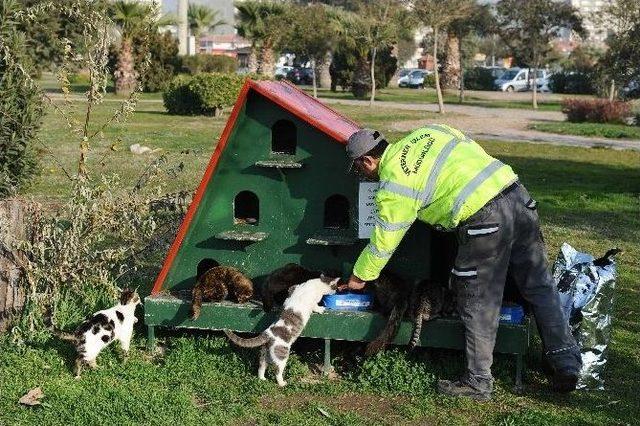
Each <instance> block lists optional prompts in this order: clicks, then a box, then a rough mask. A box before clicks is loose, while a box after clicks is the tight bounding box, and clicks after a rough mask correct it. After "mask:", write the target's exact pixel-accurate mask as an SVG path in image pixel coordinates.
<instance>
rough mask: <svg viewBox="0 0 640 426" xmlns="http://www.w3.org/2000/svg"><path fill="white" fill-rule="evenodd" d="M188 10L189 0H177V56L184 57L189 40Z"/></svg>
mask: <svg viewBox="0 0 640 426" xmlns="http://www.w3.org/2000/svg"><path fill="white" fill-rule="evenodd" d="M188 10H189V0H178V54H179V55H186V54H187V53H188V52H187V41H188V38H189V31H188V30H189V23H188V17H187V11H188Z"/></svg>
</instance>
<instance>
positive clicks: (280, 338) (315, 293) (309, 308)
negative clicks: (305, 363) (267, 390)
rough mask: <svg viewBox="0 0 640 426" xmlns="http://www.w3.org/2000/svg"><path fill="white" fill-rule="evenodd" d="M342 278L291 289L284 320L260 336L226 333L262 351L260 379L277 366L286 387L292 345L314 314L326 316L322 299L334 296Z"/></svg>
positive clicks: (312, 280) (236, 341)
mask: <svg viewBox="0 0 640 426" xmlns="http://www.w3.org/2000/svg"><path fill="white" fill-rule="evenodd" d="M339 280H340V278H335V279H331V278H326V277H324V276H321V277H320V278H315V279H311V280H309V281H306V282H304V283H302V284H298V285H296V286H294V287H291V289H292V292H291V295H290V296H289V297H288V298H287V299H286V300H285V301H284V304H283V306H282V308H283V309H282V315H281V316H280V319H278V321H276V322H275V323H273V324H272V325H271V326H270V327H269V328H267V329H266V330H265V331H263V332H262V333H261V334H260V335H258V336H256V337H253V338H251V339H243V338H241V337H239V336H237V335H236V334H234V333H233V332H232V331H230V330H224V332H225V334H226V335H227V337H229V340H231V341H232V342H233V343H235V344H236V345H238V346H241V347H243V348H257V347H258V346H261V348H260V362H259V365H258V378H259V379H260V380H266V379H265V377H264V374H265V372H266V370H267V365H268V364H272V365H274V366H275V367H276V380H277V381H278V385H279V386H286V384H287V382H286V381H285V380H284V378H283V376H282V375H283V373H284V369H285V367H286V365H287V360H288V359H289V351H290V350H291V345H293V343H294V342H295V341H296V339H297V338H298V337H299V336H300V333H302V330H304V327H305V326H306V325H307V321H309V317H311V313H313V312H316V313H323V312H324V310H325V308H324V307H322V306H318V304H319V303H320V301H321V300H322V297H323V296H324V295H327V294H334V293H335V292H336V287H337V285H338V281H339Z"/></svg>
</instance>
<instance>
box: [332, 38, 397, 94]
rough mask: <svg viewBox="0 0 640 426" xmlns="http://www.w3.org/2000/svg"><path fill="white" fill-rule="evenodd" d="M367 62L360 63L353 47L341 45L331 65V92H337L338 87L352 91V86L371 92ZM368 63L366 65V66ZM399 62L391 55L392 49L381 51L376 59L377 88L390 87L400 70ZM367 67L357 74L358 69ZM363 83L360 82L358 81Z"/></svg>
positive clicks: (337, 48) (334, 54)
mask: <svg viewBox="0 0 640 426" xmlns="http://www.w3.org/2000/svg"><path fill="white" fill-rule="evenodd" d="M368 61H369V58H367V61H358V57H357V54H356V49H355V48H354V47H353V46H347V45H344V44H339V45H338V46H337V47H336V51H335V52H334V53H333V58H332V60H331V65H330V66H329V74H331V90H333V91H336V90H337V87H338V86H340V88H341V89H342V90H343V91H345V90H351V89H352V86H354V84H355V85H358V83H360V86H362V87H363V88H364V92H365V96H366V92H368V91H369V90H371V82H370V81H369V80H370V79H371V78H370V77H369V75H370V70H369V65H368ZM364 62H366V64H364ZM397 64H398V60H397V58H395V57H394V56H393V55H392V54H391V49H390V48H384V49H380V50H379V51H378V55H377V57H376V66H375V77H376V88H377V89H384V88H385V87H387V86H388V85H389V82H390V81H391V78H392V77H393V75H394V74H395V72H396V70H397V69H398V65H397ZM358 65H360V66H361V67H363V66H365V65H366V69H360V70H358V72H357V73H356V72H355V71H356V68H357V67H358ZM359 79H360V80H362V81H358V80H359Z"/></svg>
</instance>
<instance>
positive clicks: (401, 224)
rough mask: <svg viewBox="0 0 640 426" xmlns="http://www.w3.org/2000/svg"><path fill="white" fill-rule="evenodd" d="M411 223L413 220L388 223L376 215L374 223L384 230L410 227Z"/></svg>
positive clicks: (398, 229)
mask: <svg viewBox="0 0 640 426" xmlns="http://www.w3.org/2000/svg"><path fill="white" fill-rule="evenodd" d="M412 224H413V221H411V222H408V221H407V222H397V223H390V222H386V221H384V220H382V218H380V217H379V216H376V225H378V226H379V227H380V228H382V229H383V230H384V231H391V232H393V231H400V230H402V229H405V228H408V227H410V226H411V225H412Z"/></svg>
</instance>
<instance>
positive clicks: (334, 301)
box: [322, 293, 373, 311]
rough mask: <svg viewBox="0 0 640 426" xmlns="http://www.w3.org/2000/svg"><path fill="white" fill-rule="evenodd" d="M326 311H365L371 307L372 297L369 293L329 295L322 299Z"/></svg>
mask: <svg viewBox="0 0 640 426" xmlns="http://www.w3.org/2000/svg"><path fill="white" fill-rule="evenodd" d="M322 302H323V303H324V306H325V307H326V308H327V309H331V310H336V311H366V310H367V309H371V307H372V305H373V295H372V294H369V293H340V294H329V295H326V296H324V297H323V298H322Z"/></svg>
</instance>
